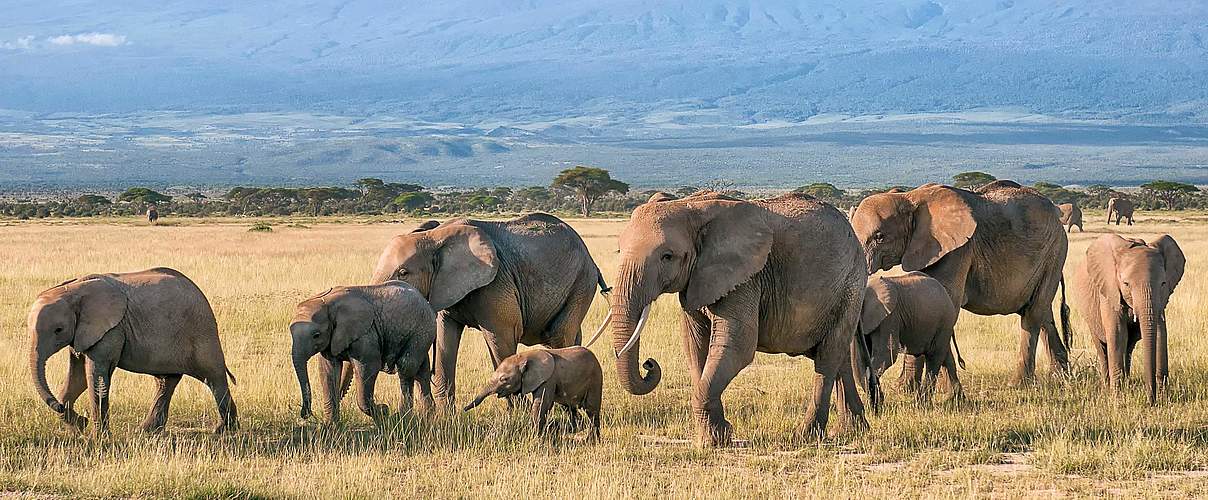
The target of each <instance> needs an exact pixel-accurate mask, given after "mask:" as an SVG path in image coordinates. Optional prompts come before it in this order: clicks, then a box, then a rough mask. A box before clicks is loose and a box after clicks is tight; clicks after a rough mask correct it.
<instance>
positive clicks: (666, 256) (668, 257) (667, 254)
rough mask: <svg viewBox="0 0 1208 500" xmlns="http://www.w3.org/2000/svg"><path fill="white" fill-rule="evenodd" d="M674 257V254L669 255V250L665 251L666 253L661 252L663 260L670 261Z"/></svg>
mask: <svg viewBox="0 0 1208 500" xmlns="http://www.w3.org/2000/svg"><path fill="white" fill-rule="evenodd" d="M674 258H675V256H674V255H671V252H667V253H665V254H663V262H671V259H674Z"/></svg>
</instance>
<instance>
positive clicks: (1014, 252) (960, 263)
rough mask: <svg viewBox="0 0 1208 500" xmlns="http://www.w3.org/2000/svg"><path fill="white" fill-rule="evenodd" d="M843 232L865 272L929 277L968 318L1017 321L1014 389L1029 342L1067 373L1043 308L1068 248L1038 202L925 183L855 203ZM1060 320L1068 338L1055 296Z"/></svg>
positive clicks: (998, 190)
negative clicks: (896, 269)
mask: <svg viewBox="0 0 1208 500" xmlns="http://www.w3.org/2000/svg"><path fill="white" fill-rule="evenodd" d="M852 226H853V227H854V228H855V231H856V235H857V237H858V238H859V239H860V241H861V242H863V244H864V252H865V256H866V258H867V265H868V269H869V271H870V272H874V271H876V270H878V269H882V270H888V269H890V268H892V267H893V266H895V265H898V264H901V265H902V270H904V271H908V272H909V271H922V272H923V273H925V274H927V275H928V276H931V277H932V278H935V279H937V280H939V282H940V283H942V284H943V285H944V288H946V289H947V290H948V295H949V297H951V298H952V302H953V303H954V304H956V305H957V306H959V307H962V308H964V309H965V310H967V311H969V312H972V313H974V314H986V315H989V314H1018V315H1020V317H1021V319H1022V321H1021V327H1022V328H1021V332H1020V337H1019V363H1018V366H1017V369H1016V375H1015V382H1016V383H1022V382H1026V381H1028V380H1031V379H1032V378H1033V377H1034V376H1035V369H1036V342H1037V340H1038V338H1043V340H1044V342H1045V344H1046V345H1047V347H1048V351H1049V361H1050V362H1051V364H1052V370H1053V372H1055V373H1062V374H1064V373H1067V372H1068V368H1069V359H1068V354H1067V353H1066V346H1065V342H1063V340H1062V337H1061V336H1059V335H1058V332H1057V328H1056V325H1055V324H1054V321H1053V311H1052V304H1053V298H1054V297H1055V295H1056V294H1057V287H1058V285H1060V284H1062V283H1063V281H1062V276H1061V270H1062V266H1064V265H1065V257H1066V255H1065V254H1066V248H1067V246H1068V242H1067V240H1066V234H1065V231H1064V230H1063V229H1062V226H1061V221H1060V211H1058V210H1057V207H1055V206H1053V204H1052V203H1051V202H1050V201H1049V200H1048V198H1045V197H1044V196H1042V195H1040V193H1037V192H1036V191H1034V190H1032V189H1029V188H1025V187H1021V186H1020V185H1019V184H1016V183H1014V182H1011V181H996V182H993V183H991V184H989V185H987V186H984V187H982V188H981V189H979V190H978V192H971V191H966V190H963V189H957V188H953V187H949V186H941V185H938V184H931V185H924V186H920V187H919V188H916V189H914V190H911V191H908V192H904V193H881V194H875V195H872V196H869V197H868V198H865V199H864V201H862V202H860V206H859V208H858V209H857V210H856V215H855V218H853V219H852ZM1063 295H1064V294H1063ZM1061 320H1062V321H1061V322H1062V326H1063V330H1064V331H1065V332H1066V335H1067V336H1068V332H1069V325H1068V309H1067V308H1066V307H1065V299H1064V297H1063V298H1062V304H1061ZM1041 333H1044V335H1043V336H1041Z"/></svg>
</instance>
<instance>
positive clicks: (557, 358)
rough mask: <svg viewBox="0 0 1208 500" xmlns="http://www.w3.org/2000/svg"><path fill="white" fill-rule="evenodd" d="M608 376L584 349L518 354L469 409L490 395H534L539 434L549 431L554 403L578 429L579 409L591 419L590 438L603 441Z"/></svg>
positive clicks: (499, 370)
mask: <svg viewBox="0 0 1208 500" xmlns="http://www.w3.org/2000/svg"><path fill="white" fill-rule="evenodd" d="M603 385H604V377H603V375H602V372H601V371H600V362H599V361H598V360H596V356H595V355H594V354H592V353H591V351H589V350H587V349H586V348H584V347H578V346H576V347H567V348H563V349H548V350H547V349H535V350H530V351H525V352H522V353H519V354H514V355H512V356H509V357H508V358H506V359H504V360H503V361H502V362H500V363H499V368H497V369H495V374H494V375H493V376H491V379H490V380H488V381H487V384H486V386H485V387H483V388H482V392H480V393H479V394H478V396H477V397H475V398H474V401H472V402H470V404H469V405H467V406H466V408H465V410H466V411H469V410H470V409H472V408H474V407H475V406H478V405H479V404H481V403H482V401H483V400H484V399H486V398H487V396H490V395H491V394H494V395H496V396H499V397H508V396H517V395H526V394H530V393H531V394H532V395H533V425H534V426H535V427H536V428H537V432H544V431H545V422H546V416H547V415H548V414H549V410H550V408H551V407H553V405H554V403H555V402H557V403H558V404H560V405H562V407H563V408H565V409H566V413H567V414H568V415H570V420H571V425H572V426H574V427H578V423H579V408H582V409H583V410H584V411H585V412H587V418H589V419H591V430H590V432H589V433H588V436H587V437H588V439H589V440H591V441H594V440H596V439H599V438H600V396H601V391H602V390H603Z"/></svg>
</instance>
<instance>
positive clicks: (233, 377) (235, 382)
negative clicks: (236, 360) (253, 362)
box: [222, 366, 239, 385]
mask: <svg viewBox="0 0 1208 500" xmlns="http://www.w3.org/2000/svg"><path fill="white" fill-rule="evenodd" d="M222 369H223V370H226V374H227V376H228V377H231V385H239V381H238V380H235V374H234V373H231V369H230V368H227V367H225V366H224V367H223V368H222Z"/></svg>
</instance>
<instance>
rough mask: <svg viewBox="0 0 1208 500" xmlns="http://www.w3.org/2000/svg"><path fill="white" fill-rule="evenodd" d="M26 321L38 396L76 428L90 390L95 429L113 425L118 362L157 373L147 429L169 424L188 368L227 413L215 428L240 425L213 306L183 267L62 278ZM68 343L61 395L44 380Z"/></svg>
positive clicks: (80, 426)
mask: <svg viewBox="0 0 1208 500" xmlns="http://www.w3.org/2000/svg"><path fill="white" fill-rule="evenodd" d="M28 324H29V335H30V340H31V342H32V344H33V345H32V349H31V355H30V357H29V364H30V366H29V368H30V372H31V375H32V378H33V382H34V388H35V389H36V390H37V391H38V397H40V398H41V399H42V400H43V401H45V402H46V404H47V405H48V406H50V408H51V409H52V410H54V411H55V412H56V413H58V414H60V415H61V416H62V418H63V421H64V422H67V423H68V424H70V425H72V426H75V427H76V428H77V429H79V430H83V429H84V426H85V425H87V423H88V421H87V420H86V419H85V418H84V417H81V416H80V415H79V414H78V413H76V412H75V409H74V408H73V407H74V405H75V400H76V398H79V397H80V395H81V394H83V393H84V391H85V390H87V391H88V394H89V396H90V399H91V400H92V418H93V419H95V420H96V422H95V424H96V425H95V427H94V430H95V431H96V432H97V433H98V434H104V433H106V432H108V427H109V398H110V387H111V382H112V377H113V371H114V369H117V368H121V369H123V370H126V371H131V372H134V373H145V374H148V375H151V376H153V377H155V378H156V379H158V381H159V383H158V385H157V391H156V394H155V402H154V403H153V404H152V405H151V413H150V414H149V415H147V419H146V420H145V421H143V430H144V431H147V432H158V431H160V430H162V429H163V428H164V424H165V423H166V422H167V421H168V404H169V403H171V402H172V393H173V392H175V391H176V384H178V383H180V379H181V377H182V376H184V375H188V376H190V377H193V378H195V379H197V380H200V381H202V382H203V383H205V384H206V385H208V386H209V387H210V391H212V392H213V393H214V400H215V401H216V402H217V403H218V415H219V417H220V418H221V419H222V423H220V424H218V426H217V427H216V428H215V429H214V432H218V433H220V432H223V431H228V430H230V431H233V430H235V429H236V428H237V427H238V418H237V417H236V412H235V402H234V401H232V400H231V392H230V390H229V388H228V386H227V376H228V375H230V373H231V372H230V371H229V370H227V367H226V360H225V359H224V358H223V355H222V345H221V344H220V343H219V342H218V323H217V322H216V321H215V320H214V311H213V310H211V309H210V303H209V302H208V301H207V300H206V297H205V295H204V294H203V293H201V290H200V289H198V288H197V285H195V284H193V282H192V281H191V280H189V278H187V277H185V275H183V274H180V272H178V271H175V270H172V269H168V268H163V267H158V268H154V269H148V270H146V271H139V272H133V273H120V274H90V275H88V276H84V277H82V278H78V279H74V280H71V281H67V282H64V283H62V284H60V285H59V286H56V287H54V288H51V289H49V290H46V291H44V292H42V293H40V294H38V299H37V300H36V301H34V304H33V307H31V308H30V311H29V319H28ZM68 346H71V357H70V358H69V359H68V368H67V381H66V382H64V383H63V389H62V390H61V391H60V392H59V397H58V398H57V399H56V398H55V397H54V396H53V395H51V393H50V387H49V386H48V385H47V383H46V360H47V358H49V357H50V356H51V355H52V354H54V353H56V352H58V351H60V350H62V349H63V348H64V347H68ZM234 380H235V377H234V376H233V375H231V381H232V382H233V381H234Z"/></svg>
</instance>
